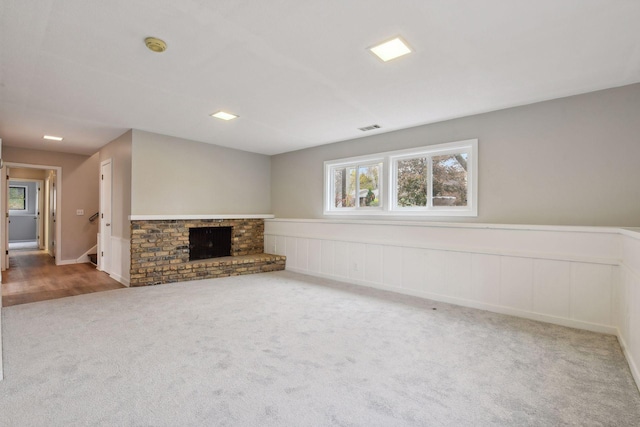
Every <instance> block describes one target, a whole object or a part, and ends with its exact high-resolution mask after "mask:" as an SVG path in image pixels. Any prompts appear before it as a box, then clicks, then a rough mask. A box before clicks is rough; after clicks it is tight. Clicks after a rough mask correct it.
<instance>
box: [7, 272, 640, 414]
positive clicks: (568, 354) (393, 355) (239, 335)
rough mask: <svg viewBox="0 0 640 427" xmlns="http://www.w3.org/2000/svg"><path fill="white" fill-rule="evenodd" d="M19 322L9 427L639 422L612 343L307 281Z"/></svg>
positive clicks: (228, 287)
mask: <svg viewBox="0 0 640 427" xmlns="http://www.w3.org/2000/svg"><path fill="white" fill-rule="evenodd" d="M2 316H3V321H2V328H3V331H2V333H3V334H2V336H3V339H4V356H5V360H4V362H5V364H4V372H5V380H4V381H3V382H0V425H2V426H87V425H98V426H116V425H117V426H197V425H207V426H330V425H335V426H488V425H501V426H556V425H580V426H590V425H594V426H595V425H601V426H638V425H640V394H639V393H638V390H637V388H636V386H635V384H634V382H633V379H632V377H631V374H630V372H629V369H628V366H627V364H626V361H625V359H624V357H623V355H622V353H621V350H620V347H619V345H618V343H617V340H616V338H615V337H613V336H608V335H602V334H596V333H591V332H585V331H580V330H575V329H570V328H565V327H560V326H554V325H549V324H544V323H539V322H534V321H529V320H523V319H518V318H514V317H509V316H504V315H498V314H494V313H489V312H485V311H480V310H474V309H467V308H462V307H456V306H452V305H448V304H443V303H436V302H432V301H428V300H422V299H419V298H413V297H407V296H401V295H396V294H391V293H386V292H381V291H376V290H371V289H366V288H361V287H356V286H350V285H344V284H339V283H336V282H332V281H328V280H322V279H316V278H310V277H307V276H302V275H298V274H293V273H290V272H276V273H267V274H261V275H254V276H243V277H230V278H225V279H216V280H205V281H198V282H185V283H178V284H170V285H161V286H156V287H147V288H135V289H122V290H114V291H107V292H102V293H96V294H88V295H81V296H76V297H69V298H63V299H59V300H53V301H44V302H37V303H32V304H26V305H19V306H14V307H7V308H4V309H3V310H2Z"/></svg>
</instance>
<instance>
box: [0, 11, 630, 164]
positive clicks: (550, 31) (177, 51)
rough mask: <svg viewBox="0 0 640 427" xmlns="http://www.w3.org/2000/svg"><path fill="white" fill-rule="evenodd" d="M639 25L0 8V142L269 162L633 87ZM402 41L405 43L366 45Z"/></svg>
mask: <svg viewBox="0 0 640 427" xmlns="http://www.w3.org/2000/svg"><path fill="white" fill-rule="evenodd" d="M639 23H640V1H638V0H535V1H534V0H482V1H478V0H415V1H411V0H401V1H400V0H398V1H395V2H393V1H388V0H385V1H382V0H347V1H344V0H323V1H312V0H270V1H260V0H178V1H176V0H136V1H131V0H108V1H105V0H37V1H36V0H0V32H1V33H0V138H2V140H3V144H4V145H9V146H21V147H29V148H38V149H45V150H54V151H65V152H75V153H82V154H92V153H94V152H95V151H97V150H98V149H99V148H100V147H101V146H103V145H104V144H106V143H108V142H109V141H111V140H112V139H114V138H116V137H117V136H119V135H120V134H122V133H123V132H125V131H126V130H127V129H130V128H135V129H142V130H146V131H151V132H157V133H162V134H166V135H172V136H178V137H182V138H187V139H192V140H196V141H202V142H207V143H212V144H218V145H222V146H227V147H232V148H237V149H241V150H247V151H253V152H257V153H264V154H276V153H281V152H286V151H292V150H297V149H301V148H305V147H310V146H315V145H320V144H326V143H331V142H336V141H341V140H346V139H351V138H357V137H361V136H365V135H370V134H372V133H376V132H387V131H391V130H395V129H402V128H407V127H411V126H416V125H420V124H425V123H432V122H436V121H441V120H445V119H449V118H454V117H461V116H466V115H470V114H475V113H479V112H486V111H492V110H496V109H501V108H505V107H511V106H515V105H523V104H528V103H532V102H536V101H541V100H545V99H552V98H557V97H562V96H567V95H572V94H577V93H584V92H590V91H594V90H598V89H604V88H608V87H615V86H622V85H625V84H630V83H635V82H639V81H640V24H639ZM395 35H401V36H403V37H404V38H405V39H406V40H407V41H408V42H409V44H410V45H411V46H412V47H413V48H414V50H415V52H414V53H412V54H410V55H407V56H404V57H402V58H399V59H397V60H395V61H391V62H389V63H382V62H381V61H380V60H378V59H377V58H375V57H374V56H373V55H371V53H370V52H369V51H368V50H367V47H370V46H372V45H374V44H376V43H378V42H381V41H385V40H387V39H389V38H391V37H393V36H395ZM147 36H156V37H160V38H162V39H164V40H165V41H166V42H167V44H168V49H167V51H166V52H165V53H163V54H156V53H152V52H151V51H149V50H147V49H146V47H145V46H144V42H143V40H144V38H145V37H147ZM220 109H224V110H226V111H229V112H232V113H235V114H238V115H239V116H240V118H239V119H236V120H234V121H231V122H223V121H220V120H217V119H213V118H211V117H209V114H211V113H213V112H216V111H218V110H220ZM372 124H379V125H380V126H381V127H382V129H380V130H377V131H372V132H368V133H363V132H361V131H359V130H358V128H359V127H363V126H368V125H372ZM44 134H51V135H59V136H63V137H64V141H62V142H52V141H44V140H43V139H42V136H43V135H44Z"/></svg>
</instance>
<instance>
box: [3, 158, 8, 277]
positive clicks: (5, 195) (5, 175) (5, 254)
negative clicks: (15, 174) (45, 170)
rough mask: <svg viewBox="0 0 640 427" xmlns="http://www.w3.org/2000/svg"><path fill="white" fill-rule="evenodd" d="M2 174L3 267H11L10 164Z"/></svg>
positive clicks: (4, 268)
mask: <svg viewBox="0 0 640 427" xmlns="http://www.w3.org/2000/svg"><path fill="white" fill-rule="evenodd" d="M4 171H5V173H3V174H2V216H3V221H2V250H3V251H4V252H3V253H2V269H3V270H6V269H8V268H9V166H6V167H5V168H4Z"/></svg>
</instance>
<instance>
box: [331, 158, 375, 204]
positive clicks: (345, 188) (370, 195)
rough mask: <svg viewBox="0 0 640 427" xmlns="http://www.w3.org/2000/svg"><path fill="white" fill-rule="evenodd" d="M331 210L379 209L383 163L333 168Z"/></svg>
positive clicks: (345, 165)
mask: <svg viewBox="0 0 640 427" xmlns="http://www.w3.org/2000/svg"><path fill="white" fill-rule="evenodd" d="M329 173H330V176H331V183H332V185H331V190H330V191H331V199H332V201H331V208H332V209H336V210H347V209H349V210H360V209H372V208H373V209H376V208H377V209H379V208H380V207H381V203H380V186H381V180H382V163H381V162H379V161H370V162H366V161H365V162H362V163H352V164H351V163H349V164H344V163H343V164H339V165H335V166H333V167H331V170H330V172H329Z"/></svg>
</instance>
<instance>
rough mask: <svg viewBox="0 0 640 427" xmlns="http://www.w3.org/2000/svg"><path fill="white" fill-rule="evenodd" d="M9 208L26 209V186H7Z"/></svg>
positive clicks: (13, 209) (15, 209)
mask: <svg viewBox="0 0 640 427" xmlns="http://www.w3.org/2000/svg"><path fill="white" fill-rule="evenodd" d="M9 210H12V211H26V210H27V187H26V186H24V185H10V186H9Z"/></svg>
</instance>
